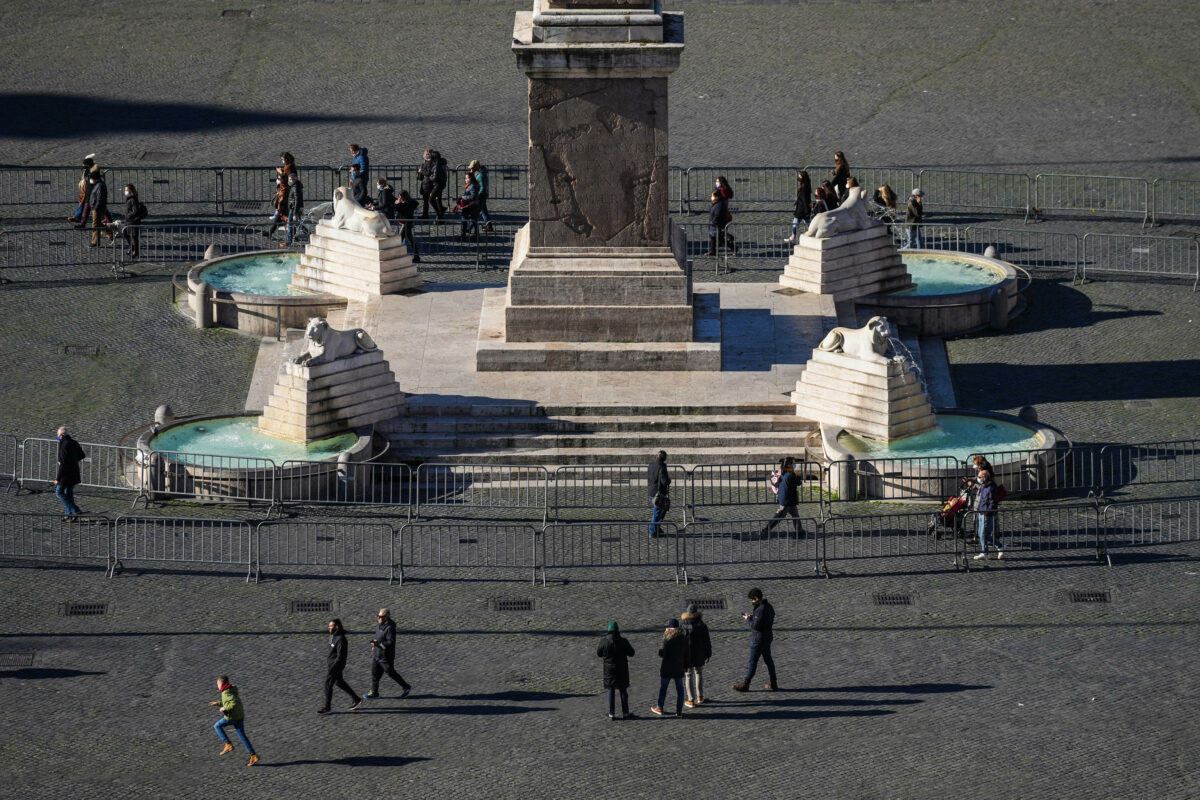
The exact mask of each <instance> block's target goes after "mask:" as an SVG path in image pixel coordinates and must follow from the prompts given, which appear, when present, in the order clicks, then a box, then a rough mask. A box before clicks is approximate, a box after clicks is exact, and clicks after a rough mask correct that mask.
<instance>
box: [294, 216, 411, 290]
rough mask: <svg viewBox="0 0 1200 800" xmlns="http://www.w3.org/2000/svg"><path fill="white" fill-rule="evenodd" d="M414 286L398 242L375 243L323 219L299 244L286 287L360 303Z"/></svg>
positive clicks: (401, 242) (394, 238)
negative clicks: (299, 252) (299, 251)
mask: <svg viewBox="0 0 1200 800" xmlns="http://www.w3.org/2000/svg"><path fill="white" fill-rule="evenodd" d="M420 285H421V278H420V276H419V275H418V274H417V267H416V265H415V264H413V260H412V256H411V255H409V252H408V248H407V246H405V244H404V240H403V239H402V238H401V237H399V236H389V237H387V238H385V239H376V238H375V237H373V236H368V235H367V234H364V233H359V232H357V231H351V230H346V229H343V228H337V227H335V226H334V225H333V223H332V222H331V221H330V220H328V219H323V220H321V221H320V222H319V223H318V224H317V229H316V231H315V232H314V233H313V235H312V239H311V240H310V241H309V243H308V244H307V245H305V247H304V253H303V255H301V256H300V266H299V267H297V268H296V272H295V273H293V275H292V280H291V283H289V284H288V288H290V289H299V290H303V291H306V292H317V293H326V294H334V295H337V296H339V297H345V298H348V299H350V300H358V301H363V302H365V301H367V300H370V299H371V298H372V297H379V296H380V295H384V294H393V293H396V292H402V291H404V290H406V289H415V288H417V287H419V286H420Z"/></svg>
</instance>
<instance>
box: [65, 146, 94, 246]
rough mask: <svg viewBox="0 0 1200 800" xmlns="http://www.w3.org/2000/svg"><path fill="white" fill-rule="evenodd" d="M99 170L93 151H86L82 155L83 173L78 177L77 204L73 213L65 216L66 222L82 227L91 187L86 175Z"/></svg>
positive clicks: (85, 219)
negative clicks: (84, 154) (86, 152)
mask: <svg viewBox="0 0 1200 800" xmlns="http://www.w3.org/2000/svg"><path fill="white" fill-rule="evenodd" d="M99 171H100V167H98V166H96V154H95V153H88V154H87V155H86V156H84V157H83V174H82V175H81V176H80V177H79V204H78V205H77V206H75V213H74V214H73V215H72V216H69V217H67V222H71V223H73V224H74V225H75V227H76V228H82V227H83V226H84V225H85V224H86V223H87V221H88V213H87V201H88V190H89V189H91V182H90V181H89V180H88V177H89V176H90V175H91V174H92V173H93V172H99Z"/></svg>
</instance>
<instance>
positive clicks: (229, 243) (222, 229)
mask: <svg viewBox="0 0 1200 800" xmlns="http://www.w3.org/2000/svg"><path fill="white" fill-rule="evenodd" d="M139 242H140V244H139V251H140V254H139V255H138V258H137V262H138V263H146V262H151V263H155V262H158V263H164V264H171V263H178V262H192V261H201V260H203V259H204V252H205V251H206V250H207V249H208V248H209V246H210V245H216V246H217V248H218V249H219V250H220V253H221V255H231V254H233V253H240V252H245V251H248V250H262V249H264V248H265V247H266V246H267V245H269V244H270V242H269V241H268V240H267V239H264V238H263V237H262V233H261V231H259V230H255V229H252V228H249V227H247V226H245V225H199V224H194V225H189V224H170V225H165V224H164V225H156V224H150V225H141V226H139ZM272 246H273V245H272ZM117 257H118V258H117V260H118V261H119V262H120V263H122V264H127V263H130V262H131V261H132V259H131V258H130V256H129V255H127V254H126V252H125V249H124V248H122V247H118V248H117Z"/></svg>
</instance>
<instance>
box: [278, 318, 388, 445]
mask: <svg viewBox="0 0 1200 800" xmlns="http://www.w3.org/2000/svg"><path fill="white" fill-rule="evenodd" d="M305 340H306V342H307V350H306V351H305V352H304V353H303V354H302V355H300V356H299V357H297V358H294V359H291V360H289V361H286V362H284V364H283V368H282V369H281V370H280V373H279V376H278V378H277V379H276V382H275V388H274V390H273V391H272V392H271V397H270V398H269V399H268V400H267V404H266V406H265V407H264V408H263V413H262V416H261V417H259V420H258V430H260V431H261V432H263V433H265V434H268V435H271V436H278V437H280V438H281V439H290V440H291V441H294V442H305V443H308V442H313V441H316V440H318V439H325V438H328V437H330V436H334V435H337V434H339V433H343V432H345V431H347V430H353V429H354V428H358V427H360V426H363V425H371V424H374V423H377V422H382V421H384V420H388V419H392V418H393V417H395V416H396V415H397V414H399V413H400V406H401V405H403V403H404V395H403V393H402V392H401V391H400V386H399V384H397V383H396V376H395V375H394V374H393V373H392V370H391V367H389V366H388V362H387V361H385V360H384V358H383V352H382V351H381V350H380V349H379V348H378V347H376V345H375V343H374V342H373V341H372V340H371V337H370V336H368V335H367V333H366V331H364V330H362V329H361V328H356V329H354V330H348V331H339V330H334V329H333V328H330V327H329V323H328V322H326V321H325V320H324V319H323V318H320V317H317V318H313V319H311V320H309V323H308V328H307V329H306V330H305Z"/></svg>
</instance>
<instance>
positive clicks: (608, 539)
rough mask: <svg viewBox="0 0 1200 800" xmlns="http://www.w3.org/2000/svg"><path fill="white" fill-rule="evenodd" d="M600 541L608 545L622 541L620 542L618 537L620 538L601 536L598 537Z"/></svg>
mask: <svg viewBox="0 0 1200 800" xmlns="http://www.w3.org/2000/svg"><path fill="white" fill-rule="evenodd" d="M600 541H601V542H608V543H609V544H615V543H617V542H620V541H622V540H621V537H620V536H601V537H600Z"/></svg>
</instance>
